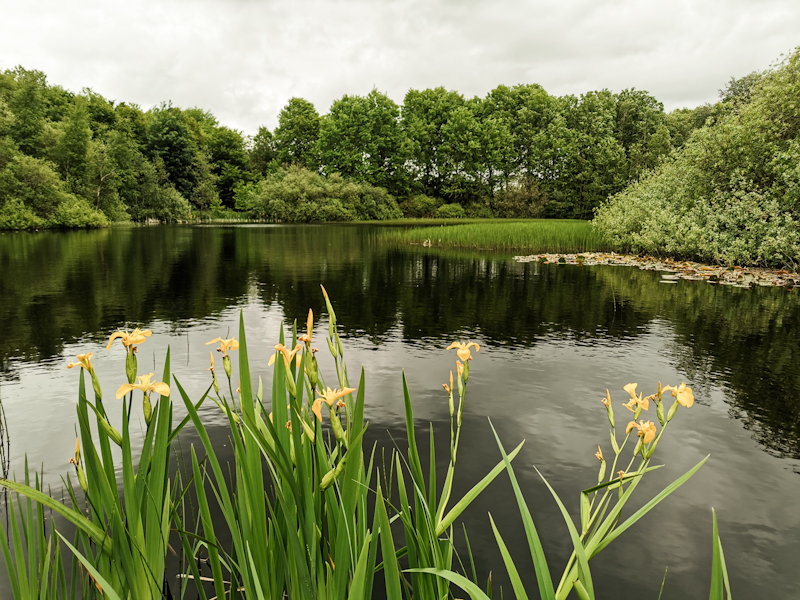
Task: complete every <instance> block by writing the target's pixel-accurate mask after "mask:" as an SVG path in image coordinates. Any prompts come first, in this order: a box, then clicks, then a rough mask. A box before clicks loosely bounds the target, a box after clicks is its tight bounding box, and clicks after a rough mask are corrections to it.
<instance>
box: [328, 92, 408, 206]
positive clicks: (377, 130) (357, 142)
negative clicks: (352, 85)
mask: <svg viewBox="0 0 800 600" xmlns="http://www.w3.org/2000/svg"><path fill="white" fill-rule="evenodd" d="M399 119H400V109H399V107H398V106H397V104H395V102H394V101H393V100H392V99H391V98H389V97H388V96H386V95H385V94H382V93H381V92H378V91H377V90H372V91H371V92H370V93H369V94H368V95H367V96H343V97H342V98H340V99H339V100H336V101H335V102H334V103H333V105H331V109H330V112H329V113H328V114H327V115H326V116H325V117H324V118H323V119H322V122H321V124H320V133H319V149H320V161H321V164H322V167H323V169H324V171H325V172H326V173H329V174H330V173H341V174H342V175H344V176H346V177H352V178H354V179H357V180H359V181H366V182H367V183H370V184H372V185H376V186H381V187H384V188H386V189H388V190H389V191H390V192H392V193H395V194H396V193H399V192H400V193H401V192H402V191H403V190H404V189H405V183H404V181H403V178H402V177H401V175H402V172H401V166H402V164H403V156H402V153H401V135H402V134H401V131H400V122H399Z"/></svg>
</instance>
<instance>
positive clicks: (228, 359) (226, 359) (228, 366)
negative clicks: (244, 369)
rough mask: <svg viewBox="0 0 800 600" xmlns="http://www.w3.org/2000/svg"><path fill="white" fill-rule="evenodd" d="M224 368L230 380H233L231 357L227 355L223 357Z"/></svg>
mask: <svg viewBox="0 0 800 600" xmlns="http://www.w3.org/2000/svg"><path fill="white" fill-rule="evenodd" d="M222 368H223V369H225V375H227V376H228V379H230V378H231V357H230V356H228V355H227V354H226V355H225V356H223V357H222Z"/></svg>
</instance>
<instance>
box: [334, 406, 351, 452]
mask: <svg viewBox="0 0 800 600" xmlns="http://www.w3.org/2000/svg"><path fill="white" fill-rule="evenodd" d="M331 429H333V435H334V437H335V438H336V441H338V442H339V443H340V444H341V445H342V446H344V447H345V448H347V437H346V436H345V434H344V428H343V427H342V422H341V421H340V420H339V415H337V414H336V412H334V411H333V410H332V411H331Z"/></svg>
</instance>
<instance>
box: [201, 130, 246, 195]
mask: <svg viewBox="0 0 800 600" xmlns="http://www.w3.org/2000/svg"><path fill="white" fill-rule="evenodd" d="M208 152H209V158H210V166H211V171H212V172H213V173H214V175H215V176H216V177H217V190H218V192H219V197H220V199H221V200H222V203H223V205H225V206H226V207H229V208H233V205H234V202H233V192H234V189H235V187H236V186H237V185H238V184H239V183H243V182H245V181H247V180H248V179H249V173H250V159H249V157H248V155H247V149H246V148H245V141H244V136H243V135H242V134H241V133H240V132H238V131H236V130H233V129H228V128H227V127H217V128H215V129H214V131H213V132H212V133H211V135H210V136H209V138H208Z"/></svg>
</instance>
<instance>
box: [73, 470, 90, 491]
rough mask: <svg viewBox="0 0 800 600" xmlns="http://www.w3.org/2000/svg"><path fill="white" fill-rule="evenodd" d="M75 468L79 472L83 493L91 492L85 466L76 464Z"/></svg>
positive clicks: (79, 481)
mask: <svg viewBox="0 0 800 600" xmlns="http://www.w3.org/2000/svg"><path fill="white" fill-rule="evenodd" d="M75 470H76V471H77V472H78V483H79V484H80V485H81V489H82V490H83V493H84V494H87V493H89V483H88V482H87V481H86V473H84V472H83V467H82V466H80V465H75Z"/></svg>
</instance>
